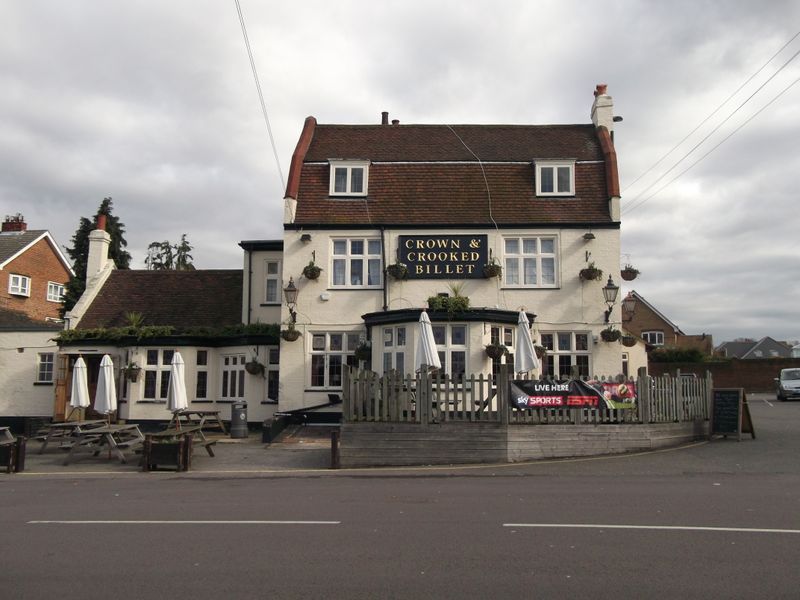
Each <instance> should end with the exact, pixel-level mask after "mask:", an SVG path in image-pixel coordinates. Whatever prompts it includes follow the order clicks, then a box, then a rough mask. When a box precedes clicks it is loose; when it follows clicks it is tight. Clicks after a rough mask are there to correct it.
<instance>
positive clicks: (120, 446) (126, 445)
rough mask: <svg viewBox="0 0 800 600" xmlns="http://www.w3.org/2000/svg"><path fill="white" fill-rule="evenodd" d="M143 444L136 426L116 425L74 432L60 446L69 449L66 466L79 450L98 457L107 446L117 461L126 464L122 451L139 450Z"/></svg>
mask: <svg viewBox="0 0 800 600" xmlns="http://www.w3.org/2000/svg"><path fill="white" fill-rule="evenodd" d="M142 442H144V436H143V435H142V432H141V431H140V430H139V426H138V425H136V424H127V425H123V424H116V425H103V426H102V427H92V428H90V429H80V430H74V431H72V433H71V434H70V435H69V437H68V439H67V441H66V442H65V443H63V444H62V447H63V448H65V449H66V448H68V449H69V454H67V456H66V458H65V459H64V464H65V465H68V464H69V463H70V462H71V461H72V460H73V459H74V458H75V455H76V454H77V452H78V451H79V450H83V449H85V450H89V451H91V452H92V455H93V456H98V455H99V454H100V452H101V451H102V449H103V446H107V447H108V450H109V454H110V452H111V451H112V450H113V451H114V453H115V454H116V455H117V458H118V459H119V461H120V462H121V463H123V464H125V463H127V462H128V461H127V459H126V458H125V453H124V452H123V450H133V449H136V448H139V447H140V446H141V445H142Z"/></svg>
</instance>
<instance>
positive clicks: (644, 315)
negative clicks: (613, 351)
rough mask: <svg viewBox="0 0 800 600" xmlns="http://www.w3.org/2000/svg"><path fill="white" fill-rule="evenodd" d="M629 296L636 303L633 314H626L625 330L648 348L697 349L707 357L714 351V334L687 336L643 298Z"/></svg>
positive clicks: (624, 317) (635, 295)
mask: <svg viewBox="0 0 800 600" xmlns="http://www.w3.org/2000/svg"><path fill="white" fill-rule="evenodd" d="M629 296H631V297H632V298H634V299H635V303H634V308H633V310H632V311H626V310H623V311H622V322H623V326H624V328H625V329H626V330H627V331H629V332H630V333H632V334H633V335H635V336H638V337H640V338H642V339H643V340H644V341H645V343H646V344H647V346H648V348H650V349H653V348H662V347H673V348H684V349H688V348H695V349H697V350H699V351H700V352H702V353H703V354H706V355H709V356H710V355H711V354H712V353H713V351H714V343H713V341H712V337H711V335H710V334H706V333H702V334H686V333H684V332H683V331H681V328H680V327H678V326H677V325H676V324H675V323H673V322H672V321H670V320H669V319H668V318H667V317H666V316H665V315H664V314H663V313H662V312H661V311H659V310H658V309H657V308H656V307H655V306H653V305H652V304H651V303H650V302H648V301H647V300H646V299H645V298H644V297H643V296H642V295H641V294H639V293H638V292H636V291H635V290H632V291H630V292H629Z"/></svg>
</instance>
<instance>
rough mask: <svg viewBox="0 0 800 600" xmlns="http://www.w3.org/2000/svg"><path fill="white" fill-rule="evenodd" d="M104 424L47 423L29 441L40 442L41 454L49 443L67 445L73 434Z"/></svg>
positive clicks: (98, 421)
mask: <svg viewBox="0 0 800 600" xmlns="http://www.w3.org/2000/svg"><path fill="white" fill-rule="evenodd" d="M105 424H106V422H105V421H103V420H102V419H100V420H91V421H64V422H62V423H48V424H47V425H45V426H44V428H43V429H41V430H39V431H38V432H37V433H35V434H34V435H33V436H32V437H31V439H32V440H36V441H37V442H42V446H41V448H39V454H43V453H44V451H45V449H46V448H47V445H48V444H49V443H50V442H51V441H59V442H64V443H69V437H70V436H71V435H72V434H73V433H74V432H78V433H80V432H82V431H84V430H89V429H93V428H97V427H102V426H103V425H105Z"/></svg>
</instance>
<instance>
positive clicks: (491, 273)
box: [483, 262, 503, 279]
mask: <svg viewBox="0 0 800 600" xmlns="http://www.w3.org/2000/svg"><path fill="white" fill-rule="evenodd" d="M502 274H503V267H501V266H500V265H498V264H497V263H495V262H492V263H489V264H486V265H483V276H484V277H486V278H487V279H491V278H492V277H500V275H502Z"/></svg>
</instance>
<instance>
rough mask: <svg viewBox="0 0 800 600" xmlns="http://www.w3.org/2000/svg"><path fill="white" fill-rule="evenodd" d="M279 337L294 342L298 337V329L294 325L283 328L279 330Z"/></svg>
mask: <svg viewBox="0 0 800 600" xmlns="http://www.w3.org/2000/svg"><path fill="white" fill-rule="evenodd" d="M281 337H282V338H283V339H285V340H286V341H287V342H294V341H295V340H296V339H297V338H299V337H300V331H299V330H297V329H295V328H294V327H289V329H284V330H282V331H281Z"/></svg>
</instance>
